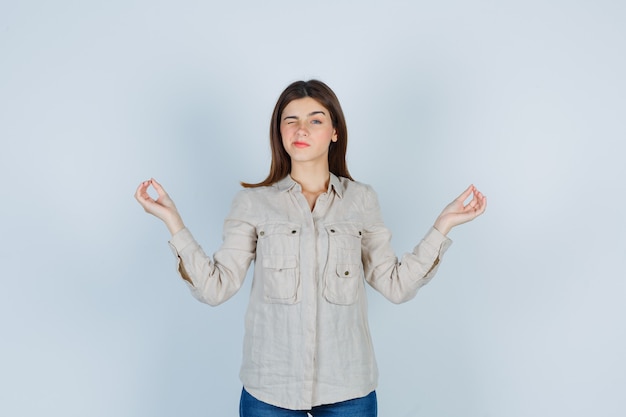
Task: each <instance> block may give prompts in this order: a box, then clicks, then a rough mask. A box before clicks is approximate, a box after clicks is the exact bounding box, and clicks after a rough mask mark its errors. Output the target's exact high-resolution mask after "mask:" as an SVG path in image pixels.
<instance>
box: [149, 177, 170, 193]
mask: <svg viewBox="0 0 626 417" xmlns="http://www.w3.org/2000/svg"><path fill="white" fill-rule="evenodd" d="M150 183H151V184H152V186H153V187H154V189H155V190H156V192H157V194H158V195H159V197H161V196H166V195H167V192H165V188H163V186H162V185H161V184H159V183H158V181H157V180H155V179H154V178H151V179H150Z"/></svg>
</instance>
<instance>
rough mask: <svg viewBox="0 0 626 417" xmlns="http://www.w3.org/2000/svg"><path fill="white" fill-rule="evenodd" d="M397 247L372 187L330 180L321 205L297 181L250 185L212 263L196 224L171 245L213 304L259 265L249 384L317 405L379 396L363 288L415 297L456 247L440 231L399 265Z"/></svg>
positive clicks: (249, 320)
mask: <svg viewBox="0 0 626 417" xmlns="http://www.w3.org/2000/svg"><path fill="white" fill-rule="evenodd" d="M390 241H391V233H390V231H389V230H388V229H387V228H386V227H385V225H384V223H383V219H382V214H381V210H380V207H379V204H378V198H377V196H376V193H375V192H374V190H373V189H372V188H371V187H370V186H368V185H365V184H362V183H359V182H356V181H352V180H349V179H347V178H343V177H337V176H335V175H333V174H331V175H330V181H329V186H328V190H327V191H326V192H325V193H323V194H321V195H320V196H319V198H318V199H317V201H316V204H315V207H314V209H313V210H311V209H310V207H309V204H308V202H307V200H306V198H305V197H304V195H303V194H302V189H301V187H300V185H299V184H298V183H297V182H296V181H294V180H293V179H292V178H291V177H290V176H287V177H285V178H284V179H282V180H281V181H279V182H277V183H275V184H273V185H271V186H267V187H258V188H248V189H244V190H241V191H240V192H239V193H238V194H237V195H236V197H235V199H234V201H233V204H232V207H231V210H230V214H229V215H228V216H227V218H226V219H225V221H224V235H223V243H222V246H221V247H220V249H219V250H218V251H217V252H215V254H214V255H213V257H212V258H211V257H210V256H207V255H206V254H205V252H204V251H203V250H202V248H201V247H200V245H199V244H198V243H197V242H196V241H195V239H194V238H193V236H192V235H191V233H190V232H189V230H188V229H183V230H181V231H180V232H178V233H176V234H175V235H174V236H172V238H171V240H170V242H169V244H170V247H171V248H172V250H173V252H174V254H175V255H176V257H177V260H178V264H177V267H178V272H179V273H180V275H181V276H182V277H183V278H184V279H186V280H187V281H186V282H187V284H188V285H189V288H190V290H191V293H192V294H193V296H194V297H195V298H197V299H198V300H200V301H202V302H204V303H207V304H210V305H213V306H215V305H218V304H220V303H222V302H224V301H226V300H228V299H229V298H230V297H232V296H233V295H234V294H235V293H236V292H237V290H239V288H241V285H242V283H243V281H244V279H245V277H246V273H247V270H248V268H249V266H250V263H251V262H252V261H254V275H253V276H254V278H253V282H252V286H251V293H250V301H249V304H248V308H247V311H246V315H245V335H244V343H243V360H242V365H241V372H240V378H241V381H242V383H243V385H244V387H245V389H246V390H247V391H248V392H249V393H250V394H252V395H253V396H254V397H255V398H258V399H259V400H261V401H264V402H266V403H268V404H272V405H275V406H277V407H282V408H288V409H293V410H308V409H311V408H312V407H314V406H318V405H322V404H332V403H337V402H340V401H345V400H348V399H352V398H359V397H363V396H366V395H368V394H369V393H370V392H372V391H373V390H374V389H376V386H377V380H378V369H377V366H376V360H375V357H374V350H373V346H372V340H371V337H370V331H369V325H368V319H367V299H366V292H365V285H364V283H365V282H367V283H368V284H369V285H371V286H372V287H373V288H374V289H376V290H377V291H378V292H380V293H381V294H382V295H384V296H385V297H386V298H387V299H389V300H390V301H392V302H394V303H402V302H405V301H408V300H410V299H412V298H413V297H414V296H415V294H416V293H417V291H418V289H419V288H420V287H421V286H423V285H424V284H426V283H427V282H428V281H430V279H431V278H432V277H433V276H434V275H435V273H436V271H437V268H438V265H439V262H440V260H441V258H442V256H443V254H444V252H445V251H446V250H447V248H448V247H449V246H450V245H451V243H452V241H451V240H450V239H448V238H447V237H445V236H444V235H443V234H441V233H440V232H439V231H437V230H436V229H435V228H431V229H430V230H429V231H428V233H427V234H426V236H425V237H424V238H423V239H422V241H421V242H420V243H419V244H418V245H417V246H416V247H415V248H414V249H413V251H412V252H410V253H406V254H404V255H403V256H402V258H401V260H398V258H397V257H396V256H395V254H394V251H393V249H392V247H391V243H390Z"/></svg>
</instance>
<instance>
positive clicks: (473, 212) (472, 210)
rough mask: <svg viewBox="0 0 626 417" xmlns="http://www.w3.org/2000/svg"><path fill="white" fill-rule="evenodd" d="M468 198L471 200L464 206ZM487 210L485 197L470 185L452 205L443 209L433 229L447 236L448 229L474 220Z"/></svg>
mask: <svg viewBox="0 0 626 417" xmlns="http://www.w3.org/2000/svg"><path fill="white" fill-rule="evenodd" d="M470 196H472V199H471V200H470V201H469V202H468V203H467V204H465V200H467V199H468V198H469V197H470ZM486 208H487V197H485V196H484V195H483V194H482V193H481V192H480V191H478V189H476V187H474V186H473V185H470V186H469V187H467V189H466V190H465V191H463V193H462V194H461V195H460V196H458V197H457V198H456V199H455V200H454V201H453V202H452V203H450V204H448V205H447V206H446V208H444V209H443V211H442V212H441V214H440V215H439V217H437V220H436V221H435V229H437V230H439V231H440V232H441V233H443V234H444V235H447V234H448V232H449V231H450V229H452V228H453V227H454V226H458V225H459V224H463V223H466V222H469V221H471V220H474V219H475V218H476V217H478V216H480V215H481V214H483V213H484V212H485V209H486Z"/></svg>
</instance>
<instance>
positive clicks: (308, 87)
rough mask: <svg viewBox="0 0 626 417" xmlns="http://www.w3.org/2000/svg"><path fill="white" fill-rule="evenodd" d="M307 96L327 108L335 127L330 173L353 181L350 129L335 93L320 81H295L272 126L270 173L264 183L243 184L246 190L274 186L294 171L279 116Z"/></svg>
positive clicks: (282, 99) (281, 100)
mask: <svg viewBox="0 0 626 417" xmlns="http://www.w3.org/2000/svg"><path fill="white" fill-rule="evenodd" d="M305 97H311V98H312V99H314V100H315V101H317V102H318V103H320V104H321V105H322V106H324V107H325V108H326V109H328V112H329V113H330V118H331V120H332V122H333V127H334V128H335V131H336V132H337V141H336V142H331V143H330V148H329V149H328V168H329V170H330V172H332V173H333V174H335V175H337V176H340V177H346V178H349V179H351V180H352V177H351V176H350V172H348V165H347V164H346V150H347V148H348V128H347V126H346V119H345V117H344V115H343V110H341V105H340V104H339V100H338V99H337V96H336V95H335V93H334V92H333V90H331V89H330V87H328V86H327V85H326V84H324V83H323V82H321V81H318V80H309V81H296V82H294V83H292V84H290V85H289V86H288V87H287V88H285V91H283V92H282V94H281V95H280V97H278V101H277V102H276V106H275V107H274V112H273V113H272V121H271V124H270V146H271V148H272V164H271V166H270V173H269V175H268V176H267V178H266V179H265V180H263V181H261V182H259V183H256V184H251V183H246V182H242V183H241V185H242V186H243V187H245V188H253V187H262V186H266V185H272V184H274V183H275V182H277V181H280V180H281V179H283V178H284V177H286V176H287V174H289V173H290V172H291V158H290V157H289V154H288V153H287V151H285V148H284V147H283V138H282V136H281V134H280V116H281V114H282V113H283V110H284V109H285V107H287V105H288V104H289V103H291V102H292V101H293V100H297V99H301V98H305Z"/></svg>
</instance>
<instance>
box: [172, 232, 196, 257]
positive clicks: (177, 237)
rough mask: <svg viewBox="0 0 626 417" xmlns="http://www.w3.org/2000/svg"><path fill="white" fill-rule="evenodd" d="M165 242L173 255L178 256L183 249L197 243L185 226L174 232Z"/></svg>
mask: <svg viewBox="0 0 626 417" xmlns="http://www.w3.org/2000/svg"><path fill="white" fill-rule="evenodd" d="M167 243H168V244H169V246H170V248H171V249H172V252H173V253H174V255H175V256H180V254H181V253H182V252H183V251H184V250H185V249H187V248H190V247H195V246H197V245H198V243H197V242H196V240H195V239H194V238H193V236H192V234H191V232H190V231H189V229H187V228H184V229H181V230H179V231H178V232H176V233H175V234H174V235H173V236H172V238H171V239H170V241H169V242H167Z"/></svg>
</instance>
